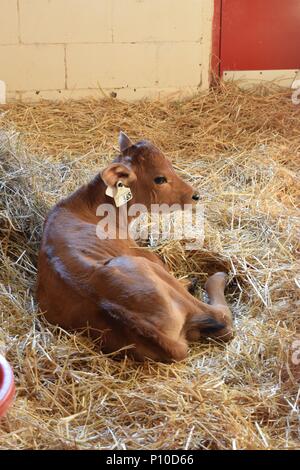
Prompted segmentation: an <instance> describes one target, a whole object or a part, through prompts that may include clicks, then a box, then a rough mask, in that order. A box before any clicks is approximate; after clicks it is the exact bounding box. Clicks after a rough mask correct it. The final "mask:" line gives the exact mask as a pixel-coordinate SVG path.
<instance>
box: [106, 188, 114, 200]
mask: <svg viewBox="0 0 300 470" xmlns="http://www.w3.org/2000/svg"><path fill="white" fill-rule="evenodd" d="M105 194H106V196H109V197H114V188H112V187H111V186H107V188H106V191H105Z"/></svg>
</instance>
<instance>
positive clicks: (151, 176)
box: [101, 132, 199, 208]
mask: <svg viewBox="0 0 300 470" xmlns="http://www.w3.org/2000/svg"><path fill="white" fill-rule="evenodd" d="M119 145H120V155H119V156H118V157H117V158H116V159H115V160H114V162H113V163H112V164H110V165H109V166H108V167H107V168H105V169H104V170H103V172H102V174H101V176H102V179H103V181H104V182H105V184H106V185H107V186H109V187H110V188H115V187H116V185H117V184H118V182H120V181H121V182H122V183H123V184H124V186H127V187H129V188H130V189H131V192H132V195H133V199H132V202H133V203H137V204H144V205H145V206H147V208H150V206H151V204H168V205H170V206H171V205H173V204H179V205H180V206H181V207H183V206H184V204H192V203H193V202H195V201H198V200H199V195H198V193H196V192H195V190H194V189H193V188H192V186H190V185H189V184H188V183H186V182H185V181H183V180H182V179H181V178H180V177H179V176H178V175H177V174H176V173H175V171H174V168H173V167H172V165H171V162H170V161H169V160H168V159H167V158H166V157H165V156H164V155H163V153H162V152H161V151H160V150H159V149H158V148H157V147H155V146H154V145H153V144H151V143H150V142H148V141H147V140H142V141H139V142H137V143H135V144H134V143H132V142H131V140H130V139H129V137H127V135H126V134H124V133H123V132H121V133H120V136H119Z"/></svg>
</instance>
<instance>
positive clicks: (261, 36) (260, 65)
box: [220, 0, 300, 74]
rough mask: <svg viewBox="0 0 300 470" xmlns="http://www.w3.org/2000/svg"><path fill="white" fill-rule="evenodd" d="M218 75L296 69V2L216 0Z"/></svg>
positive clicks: (299, 65)
mask: <svg viewBox="0 0 300 470" xmlns="http://www.w3.org/2000/svg"><path fill="white" fill-rule="evenodd" d="M220 1H221V37H220V60H221V63H220V72H221V74H222V72H223V71H224V70H260V69H262V70H276V69H300V0H220Z"/></svg>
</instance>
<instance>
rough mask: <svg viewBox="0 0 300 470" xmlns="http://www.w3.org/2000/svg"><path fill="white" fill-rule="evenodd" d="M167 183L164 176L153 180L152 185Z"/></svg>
mask: <svg viewBox="0 0 300 470" xmlns="http://www.w3.org/2000/svg"><path fill="white" fill-rule="evenodd" d="M166 182H167V178H166V177H165V176H157V177H156V178H154V183H155V184H164V183H166Z"/></svg>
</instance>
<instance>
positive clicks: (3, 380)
mask: <svg viewBox="0 0 300 470" xmlns="http://www.w3.org/2000/svg"><path fill="white" fill-rule="evenodd" d="M14 394H15V384H14V374H13V371H12V369H11V367H10V365H9V363H8V362H7V360H6V359H5V357H3V356H1V354H0V417H1V416H3V415H4V414H5V413H6V411H7V409H8V408H9V406H10V404H11V402H12V400H13V397H14Z"/></svg>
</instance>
